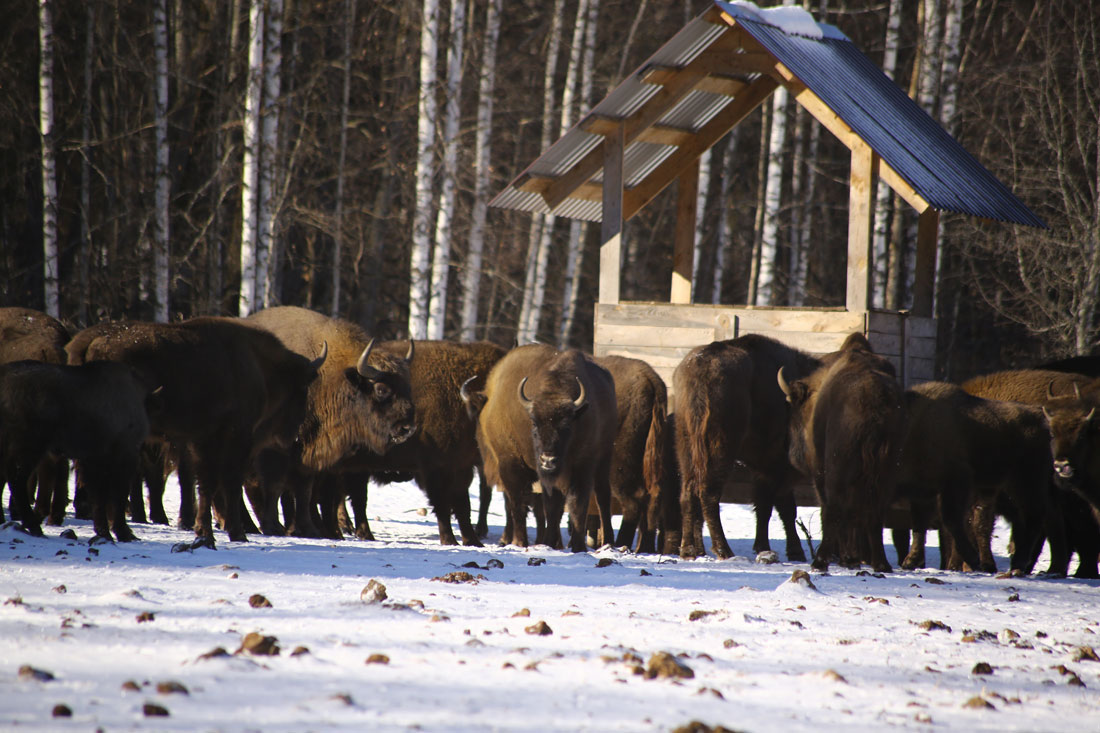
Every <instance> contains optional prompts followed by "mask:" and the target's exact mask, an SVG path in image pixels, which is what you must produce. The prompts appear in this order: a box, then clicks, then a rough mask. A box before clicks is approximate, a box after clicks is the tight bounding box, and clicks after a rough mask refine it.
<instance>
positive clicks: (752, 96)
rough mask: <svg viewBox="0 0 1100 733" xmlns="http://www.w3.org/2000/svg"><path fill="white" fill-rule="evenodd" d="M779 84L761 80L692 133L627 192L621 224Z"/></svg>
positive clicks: (773, 81) (769, 78) (764, 79)
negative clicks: (686, 140)
mask: <svg viewBox="0 0 1100 733" xmlns="http://www.w3.org/2000/svg"><path fill="white" fill-rule="evenodd" d="M777 86H779V84H778V83H777V82H776V81H775V79H772V78H771V77H767V76H762V77H760V78H759V79H757V80H756V81H754V82H753V83H752V85H751V86H749V88H748V89H746V90H745V91H744V92H742V93H741V94H740V95H738V97H737V99H736V100H734V101H733V103H731V104H729V105H727V106H726V108H725V109H723V110H722V111H721V112H719V113H718V114H717V115H716V116H715V117H714V119H712V120H711V121H710V122H708V123H707V124H706V125H704V126H703V127H702V128H700V129H699V131H698V132H696V133H695V137H694V139H693V140H692V142H691V144H690V145H685V146H682V147H681V148H680V149H679V150H677V151H676V152H675V153H673V154H672V155H670V156H669V157H668V158H666V159H665V161H664V162H663V163H661V164H660V165H659V166H657V168H656V169H655V170H654V171H653V172H652V173H650V174H649V176H647V177H646V179H645V180H644V181H642V182H641V183H639V184H638V185H637V186H634V187H633V188H631V189H630V190H629V191H627V192H626V195H625V197H624V201H623V220H624V221H625V220H628V219H630V218H631V217H632V216H634V215H635V214H636V213H638V211H640V210H641V209H642V207H644V206H645V205H646V204H648V203H649V202H650V201H652V200H653V199H654V198H655V197H656V196H657V194H659V193H660V192H661V191H663V190H664V189H665V187H666V186H668V184H670V183H672V181H674V180H675V179H676V177H677V176H679V175H680V173H681V172H682V171H683V170H684V169H685V168H686V167H687V166H688V165H690V164H691V163H692V162H693V161H694V160H695V159H696V158H698V157H699V156H700V155H702V154H703V152H704V151H705V150H706V149H707V148H709V147H710V146H712V145H714V144H715V143H716V142H718V141H719V140H721V139H722V136H723V135H725V134H726V133H727V132H729V130H730V128H732V127H733V126H734V125H736V124H737V123H739V122H740V121H741V120H743V119H745V118H746V117H748V116H749V114H750V113H751V112H752V111H753V110H754V109H756V108H757V107H758V106H760V104H761V103H763V102H764V100H766V99H767V98H768V97H769V96H771V93H772V92H774V91H775V89H776V87H777Z"/></svg>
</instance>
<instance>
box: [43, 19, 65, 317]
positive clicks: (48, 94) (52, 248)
mask: <svg viewBox="0 0 1100 733" xmlns="http://www.w3.org/2000/svg"><path fill="white" fill-rule="evenodd" d="M53 6H54V3H53V0H41V1H40V2H39V4H38V42H39V58H38V129H39V133H40V135H41V136H42V257H43V262H44V268H43V269H44V272H43V276H44V277H43V284H44V291H45V292H44V295H45V311H46V313H48V314H49V315H51V316H53V317H54V318H60V317H61V292H60V287H59V282H58V281H59V276H60V270H59V267H58V265H59V262H58V251H57V158H56V155H55V150H54V144H55V143H54V135H53V124H54V109H53V53H54V35H53Z"/></svg>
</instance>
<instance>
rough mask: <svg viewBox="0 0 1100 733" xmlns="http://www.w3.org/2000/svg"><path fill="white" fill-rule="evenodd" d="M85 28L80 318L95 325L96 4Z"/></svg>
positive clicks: (91, 8) (81, 321) (81, 155)
mask: <svg viewBox="0 0 1100 733" xmlns="http://www.w3.org/2000/svg"><path fill="white" fill-rule="evenodd" d="M86 8H87V16H86V18H85V27H84V100H83V109H82V110H81V113H80V116H81V122H80V253H79V259H80V303H79V304H78V305H77V319H78V320H79V321H80V323H85V324H86V323H91V321H90V319H89V313H88V303H89V302H91V299H92V283H91V279H92V278H91V269H92V221H91V216H92V59H93V58H94V57H95V4H94V3H88V5H87V6H86Z"/></svg>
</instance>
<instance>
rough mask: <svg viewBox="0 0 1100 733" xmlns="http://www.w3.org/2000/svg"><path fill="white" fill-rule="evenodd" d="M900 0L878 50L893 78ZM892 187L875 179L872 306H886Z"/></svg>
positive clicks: (893, 3) (894, 1) (894, 0)
mask: <svg viewBox="0 0 1100 733" xmlns="http://www.w3.org/2000/svg"><path fill="white" fill-rule="evenodd" d="M901 4H902V0H888V5H889V7H888V9H887V14H886V42H885V50H884V52H883V54H882V71H883V73H885V74H886V76H888V77H890V78H891V79H893V78H894V77H895V75H896V73H897V67H898V43H899V40H900V35H901ZM892 195H893V190H892V189H891V188H890V186H889V184H886V183H883V182H882V181H881V180H880V181H879V182H878V191H877V195H876V200H875V230H874V234H873V245H872V246H873V255H872V256H873V261H872V267H873V270H872V275H871V277H872V278H873V279H872V281H871V288H872V303H873V304H874V306H875V307H876V308H885V307H886V288H887V283H888V281H889V272H890V270H889V265H890V261H889V257H888V252H889V250H888V249H887V236H888V233H889V231H890V199H891V197H892Z"/></svg>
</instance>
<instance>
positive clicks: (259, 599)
mask: <svg viewBox="0 0 1100 733" xmlns="http://www.w3.org/2000/svg"><path fill="white" fill-rule="evenodd" d="M248 605H250V606H252V607H253V608H271V601H269V600H267V599H266V598H264V597H263V596H262V595H260V594H259V593H253V594H252V595H250V596H249V597H248Z"/></svg>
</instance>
